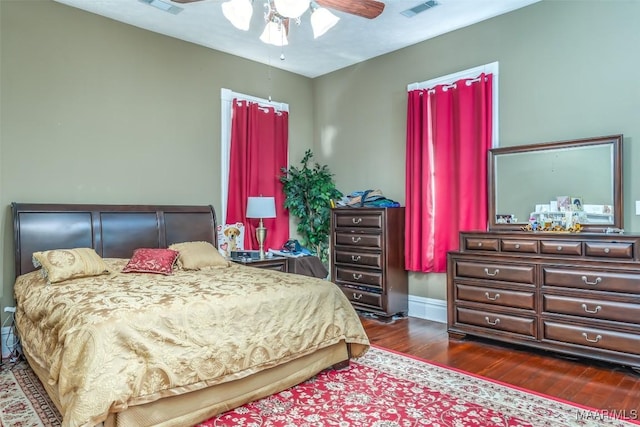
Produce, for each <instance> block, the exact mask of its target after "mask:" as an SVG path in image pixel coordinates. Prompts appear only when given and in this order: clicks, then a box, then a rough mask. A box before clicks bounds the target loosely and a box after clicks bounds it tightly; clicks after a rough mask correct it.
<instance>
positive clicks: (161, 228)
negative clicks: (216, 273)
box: [11, 203, 218, 277]
mask: <svg viewBox="0 0 640 427" xmlns="http://www.w3.org/2000/svg"><path fill="white" fill-rule="evenodd" d="M11 209H12V213H13V225H14V227H13V230H14V251H15V275H16V277H17V276H19V275H21V274H25V273H28V272H30V271H33V270H35V267H34V266H33V262H32V259H31V255H32V254H33V252H37V251H46V250H50V249H71V248H93V249H95V250H96V252H97V253H98V255H100V256H101V257H103V258H130V257H131V255H132V254H133V251H134V250H135V249H137V248H166V247H168V246H169V245H171V244H173V243H180V242H189V241H205V242H210V243H212V244H213V245H214V246H218V243H217V237H216V231H215V230H216V215H215V212H214V210H213V206H157V205H154V206H150V205H85V204H44V203H42V204H40V203H12V204H11Z"/></svg>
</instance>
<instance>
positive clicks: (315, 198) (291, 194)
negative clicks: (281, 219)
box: [280, 150, 342, 265]
mask: <svg viewBox="0 0 640 427" xmlns="http://www.w3.org/2000/svg"><path fill="white" fill-rule="evenodd" d="M312 158H313V153H312V152H311V150H307V151H306V152H305V154H304V157H303V158H302V161H301V162H300V164H301V165H302V167H301V168H296V167H294V166H290V167H289V169H287V168H282V173H283V175H282V176H281V177H280V182H282V184H283V189H284V194H285V197H286V198H285V202H284V207H285V208H287V209H289V213H291V215H293V216H294V217H296V218H297V219H298V226H297V228H296V230H297V231H298V234H299V235H300V237H301V240H302V242H301V244H302V246H305V247H307V248H308V249H309V250H311V251H313V252H315V253H316V254H317V256H318V258H320V260H321V261H322V262H323V263H324V264H325V265H326V264H327V262H328V259H329V255H328V253H329V228H330V222H331V200H334V199H339V198H341V197H342V193H341V192H340V191H339V190H338V189H337V188H336V185H335V183H334V181H333V174H332V173H331V172H330V171H329V167H328V166H327V165H323V166H321V165H320V164H318V163H317V162H316V163H312V161H311V159H312Z"/></svg>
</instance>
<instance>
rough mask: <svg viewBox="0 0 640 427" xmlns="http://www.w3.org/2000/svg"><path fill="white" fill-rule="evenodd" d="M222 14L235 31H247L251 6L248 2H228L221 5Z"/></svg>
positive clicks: (233, 0)
mask: <svg viewBox="0 0 640 427" xmlns="http://www.w3.org/2000/svg"><path fill="white" fill-rule="evenodd" d="M222 14H223V15H224V17H225V18H227V20H228V21H229V22H231V25H233V26H234V27H236V28H237V29H239V30H243V31H248V30H249V25H250V24H251V15H252V14H253V6H252V5H251V1H250V0H229V1H227V2H224V3H222Z"/></svg>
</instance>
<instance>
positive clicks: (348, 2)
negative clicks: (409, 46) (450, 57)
mask: <svg viewBox="0 0 640 427" xmlns="http://www.w3.org/2000/svg"><path fill="white" fill-rule="evenodd" d="M172 1H174V2H175V3H183V4H184V3H194V2H197V1H202V0H172ZM315 2H316V3H317V4H318V5H319V6H322V7H326V8H329V9H334V10H337V11H340V12H344V13H349V14H351V15H356V16H361V17H363V18H367V19H374V18H376V17H378V16H379V15H380V14H381V13H382V11H383V10H384V3H383V2H381V1H377V0H315ZM309 3H310V2H309Z"/></svg>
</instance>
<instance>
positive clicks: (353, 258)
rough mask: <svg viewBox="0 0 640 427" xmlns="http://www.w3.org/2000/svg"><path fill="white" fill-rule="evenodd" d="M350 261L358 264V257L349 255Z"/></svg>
mask: <svg viewBox="0 0 640 427" xmlns="http://www.w3.org/2000/svg"><path fill="white" fill-rule="evenodd" d="M351 261H353V262H358V261H360V255H357V256H356V255H351Z"/></svg>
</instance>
